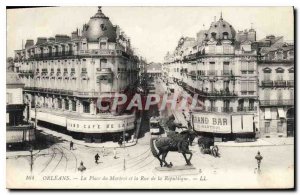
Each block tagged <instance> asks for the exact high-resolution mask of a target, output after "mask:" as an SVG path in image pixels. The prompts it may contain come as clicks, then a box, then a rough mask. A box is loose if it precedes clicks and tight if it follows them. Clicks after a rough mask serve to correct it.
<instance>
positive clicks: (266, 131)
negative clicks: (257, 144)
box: [265, 122, 270, 133]
mask: <svg viewBox="0 0 300 195" xmlns="http://www.w3.org/2000/svg"><path fill="white" fill-rule="evenodd" d="M265 133H270V122H265Z"/></svg>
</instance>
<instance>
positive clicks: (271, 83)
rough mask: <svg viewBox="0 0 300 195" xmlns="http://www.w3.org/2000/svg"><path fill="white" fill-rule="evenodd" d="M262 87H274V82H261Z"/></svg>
mask: <svg viewBox="0 0 300 195" xmlns="http://www.w3.org/2000/svg"><path fill="white" fill-rule="evenodd" d="M261 86H262V87H273V81H261Z"/></svg>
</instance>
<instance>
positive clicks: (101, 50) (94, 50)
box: [74, 49, 123, 56]
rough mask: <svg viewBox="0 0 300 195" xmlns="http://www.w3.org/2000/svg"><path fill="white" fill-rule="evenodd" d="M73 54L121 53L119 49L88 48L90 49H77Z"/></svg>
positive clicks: (108, 54)
mask: <svg viewBox="0 0 300 195" xmlns="http://www.w3.org/2000/svg"><path fill="white" fill-rule="evenodd" d="M74 54H75V55H101V56H103V55H107V56H110V55H123V52H122V51H121V50H113V49H90V50H79V51H75V52H74Z"/></svg>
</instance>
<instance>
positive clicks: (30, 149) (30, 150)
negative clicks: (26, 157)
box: [29, 146, 33, 173]
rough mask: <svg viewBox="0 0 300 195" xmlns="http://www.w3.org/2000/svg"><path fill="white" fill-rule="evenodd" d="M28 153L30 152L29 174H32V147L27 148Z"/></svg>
mask: <svg viewBox="0 0 300 195" xmlns="http://www.w3.org/2000/svg"><path fill="white" fill-rule="evenodd" d="M29 152H30V173H32V169H33V154H32V152H33V149H32V146H30V148H29Z"/></svg>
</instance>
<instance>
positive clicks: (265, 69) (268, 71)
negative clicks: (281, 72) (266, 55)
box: [263, 67, 272, 73]
mask: <svg viewBox="0 0 300 195" xmlns="http://www.w3.org/2000/svg"><path fill="white" fill-rule="evenodd" d="M263 72H264V73H271V72H272V69H271V68H268V67H267V68H264V69H263Z"/></svg>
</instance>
